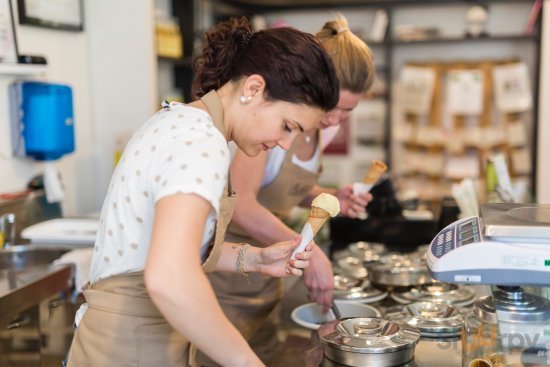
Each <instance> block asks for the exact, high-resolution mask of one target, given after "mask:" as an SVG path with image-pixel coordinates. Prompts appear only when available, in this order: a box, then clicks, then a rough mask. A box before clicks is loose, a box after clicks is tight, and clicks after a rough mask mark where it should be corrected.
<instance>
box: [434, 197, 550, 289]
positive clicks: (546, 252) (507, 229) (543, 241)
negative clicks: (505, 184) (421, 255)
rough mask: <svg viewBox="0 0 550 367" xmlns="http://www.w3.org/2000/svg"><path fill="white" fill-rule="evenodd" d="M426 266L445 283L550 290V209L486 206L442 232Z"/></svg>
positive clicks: (529, 205)
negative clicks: (545, 288)
mask: <svg viewBox="0 0 550 367" xmlns="http://www.w3.org/2000/svg"><path fill="white" fill-rule="evenodd" d="M426 260H427V264H428V268H429V270H430V272H431V274H432V277H433V278H435V279H437V280H439V281H442V282H448V283H465V284H488V285H493V284H498V285H532V286H550V205H541V204H482V205H481V209H480V216H478V217H475V216H474V217H468V218H464V219H460V220H458V221H456V222H454V223H452V224H450V225H448V226H447V227H445V228H444V229H443V230H441V231H440V232H439V233H438V234H437V236H435V238H434V239H433V240H432V242H431V243H430V247H429V249H428V253H427V256H426Z"/></svg>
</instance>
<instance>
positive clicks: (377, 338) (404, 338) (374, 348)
mask: <svg viewBox="0 0 550 367" xmlns="http://www.w3.org/2000/svg"><path fill="white" fill-rule="evenodd" d="M317 332H318V334H319V338H320V339H321V343H323V344H324V345H327V346H329V347H331V348H334V349H339V350H344V351H348V352H353V353H369V354H379V353H389V352H397V351H401V350H405V349H410V348H414V346H415V345H416V344H417V343H418V339H419V338H420V332H419V331H418V329H417V328H415V327H412V326H410V325H408V324H406V323H404V322H401V321H388V320H385V319H381V318H377V317H356V318H347V319H342V320H333V321H329V322H327V323H325V324H323V325H321V327H319V329H318V331H317Z"/></svg>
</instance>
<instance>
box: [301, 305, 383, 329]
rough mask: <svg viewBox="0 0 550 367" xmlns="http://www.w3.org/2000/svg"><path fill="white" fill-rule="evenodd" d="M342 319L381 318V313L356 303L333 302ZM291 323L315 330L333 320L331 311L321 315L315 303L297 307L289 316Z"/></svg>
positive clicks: (319, 307) (320, 309)
mask: <svg viewBox="0 0 550 367" xmlns="http://www.w3.org/2000/svg"><path fill="white" fill-rule="evenodd" d="M335 302H336V306H338V310H339V311H340V314H342V317H344V318H345V317H381V316H382V313H380V311H378V309H376V308H375V307H373V306H370V305H365V304H363V303H358V302H349V301H347V302H342V301H339V300H337V301H335ZM290 318H291V319H292V321H294V322H295V323H297V324H298V325H300V326H303V327H305V328H308V329H311V330H317V329H318V328H319V326H321V324H323V323H325V322H327V321H331V320H334V315H333V314H332V311H328V312H327V313H326V314H323V312H322V308H321V306H319V305H318V304H316V303H306V304H305V305H301V306H298V307H296V308H295V309H294V311H292V314H291V315H290Z"/></svg>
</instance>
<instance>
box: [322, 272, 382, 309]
mask: <svg viewBox="0 0 550 367" xmlns="http://www.w3.org/2000/svg"><path fill="white" fill-rule="evenodd" d="M333 295H334V298H335V299H337V300H340V301H354V302H361V303H372V302H378V301H380V300H383V299H384V298H386V297H387V296H388V292H386V291H383V290H380V289H377V288H374V287H373V286H371V284H370V282H369V281H368V279H364V278H363V279H360V278H354V277H350V276H345V275H338V274H337V275H335V276H334V292H333Z"/></svg>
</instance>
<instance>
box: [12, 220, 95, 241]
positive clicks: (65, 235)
mask: <svg viewBox="0 0 550 367" xmlns="http://www.w3.org/2000/svg"><path fill="white" fill-rule="evenodd" d="M98 227H99V219H97V218H57V219H51V220H47V221H45V222H40V223H36V224H33V225H32V226H29V227H27V228H25V229H23V231H22V232H21V237H23V238H25V239H29V240H30V241H31V242H33V243H40V244H66V245H72V246H93V245H94V242H95V236H96V233H97V229H98Z"/></svg>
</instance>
